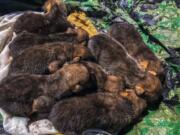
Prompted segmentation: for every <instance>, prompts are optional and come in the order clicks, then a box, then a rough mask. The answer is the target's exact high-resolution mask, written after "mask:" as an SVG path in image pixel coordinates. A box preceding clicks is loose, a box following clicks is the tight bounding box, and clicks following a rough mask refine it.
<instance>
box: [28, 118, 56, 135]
mask: <svg viewBox="0 0 180 135" xmlns="http://www.w3.org/2000/svg"><path fill="white" fill-rule="evenodd" d="M29 131H30V133H31V134H32V135H45V134H58V133H59V132H58V131H57V130H56V129H55V128H54V126H53V124H52V122H51V121H49V120H48V119H43V120H39V121H36V122H33V123H31V124H30V125H29Z"/></svg>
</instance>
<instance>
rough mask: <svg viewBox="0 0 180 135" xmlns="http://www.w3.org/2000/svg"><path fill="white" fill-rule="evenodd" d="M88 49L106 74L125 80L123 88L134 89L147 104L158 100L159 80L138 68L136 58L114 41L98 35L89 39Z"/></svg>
mask: <svg viewBox="0 0 180 135" xmlns="http://www.w3.org/2000/svg"><path fill="white" fill-rule="evenodd" d="M88 48H89V49H90V50H91V52H92V54H93V55H94V56H95V58H96V60H97V62H98V63H99V64H100V65H101V66H102V67H103V68H104V69H105V70H106V71H107V72H109V73H110V74H112V75H115V76H118V77H120V78H122V79H125V84H126V86H125V88H131V89H135V90H136V92H137V94H138V95H139V96H144V98H146V99H147V101H149V102H152V101H156V100H158V98H159V97H160V95H161V82H160V80H159V78H158V77H157V76H155V75H152V74H151V73H149V72H146V71H144V70H143V69H141V68H139V64H138V60H137V59H136V57H134V56H131V55H130V54H129V52H127V50H126V48H124V46H123V45H122V44H121V43H120V42H118V41H117V40H116V39H114V38H111V37H109V36H108V35H104V34H100V35H97V36H94V37H92V38H91V39H90V41H89V43H88ZM154 57H155V56H154ZM142 58H144V56H142ZM156 59H157V58H156Z"/></svg>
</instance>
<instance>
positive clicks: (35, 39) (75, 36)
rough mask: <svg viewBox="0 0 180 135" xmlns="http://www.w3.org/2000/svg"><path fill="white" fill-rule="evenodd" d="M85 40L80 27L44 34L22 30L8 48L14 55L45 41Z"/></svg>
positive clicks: (81, 41) (68, 41) (77, 42)
mask: <svg viewBox="0 0 180 135" xmlns="http://www.w3.org/2000/svg"><path fill="white" fill-rule="evenodd" d="M87 40H88V35H87V33H86V32H85V31H83V30H82V29H69V30H68V31H66V32H64V33H56V34H49V35H46V36H45V35H39V34H33V33H29V32H26V31H23V32H22V33H20V34H18V35H17V37H16V38H15V39H14V40H13V41H12V42H11V43H10V44H9V48H10V54H11V56H12V57H16V56H18V55H20V54H21V53H22V52H23V51H24V50H25V49H27V48H30V47H33V46H38V45H43V44H45V43H46V44H48V43H52V42H67V43H72V44H79V43H83V42H85V43H86V42H87Z"/></svg>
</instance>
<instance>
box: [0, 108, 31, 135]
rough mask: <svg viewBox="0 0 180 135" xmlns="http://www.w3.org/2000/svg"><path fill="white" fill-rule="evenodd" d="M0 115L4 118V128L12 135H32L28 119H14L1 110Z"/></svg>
mask: <svg viewBox="0 0 180 135" xmlns="http://www.w3.org/2000/svg"><path fill="white" fill-rule="evenodd" d="M0 114H1V115H2V118H3V128H4V130H5V131H6V132H8V133H10V134H12V135H31V134H30V133H29V131H28V128H27V127H28V121H29V119H28V118H24V117H12V116H11V115H10V114H8V113H6V112H5V111H4V110H3V109H1V108H0Z"/></svg>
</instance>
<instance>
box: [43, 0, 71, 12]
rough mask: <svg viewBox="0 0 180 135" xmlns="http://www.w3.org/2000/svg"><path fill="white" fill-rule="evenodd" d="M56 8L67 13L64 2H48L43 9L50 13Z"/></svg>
mask: <svg viewBox="0 0 180 135" xmlns="http://www.w3.org/2000/svg"><path fill="white" fill-rule="evenodd" d="M55 7H56V8H57V7H58V9H59V10H61V11H65V12H66V11H67V10H66V6H65V4H64V3H63V1H62V0H47V1H46V2H45V4H44V6H43V9H44V11H45V12H46V13H50V12H51V11H52V10H53V8H55Z"/></svg>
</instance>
